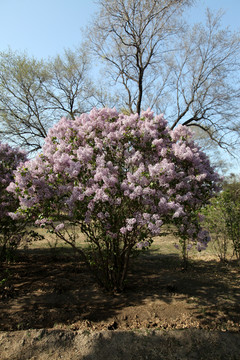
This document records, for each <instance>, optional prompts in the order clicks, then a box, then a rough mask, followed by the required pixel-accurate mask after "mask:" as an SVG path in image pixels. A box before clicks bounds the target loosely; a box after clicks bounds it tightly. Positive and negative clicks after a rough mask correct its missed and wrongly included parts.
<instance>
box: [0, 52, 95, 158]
mask: <svg viewBox="0 0 240 360" xmlns="http://www.w3.org/2000/svg"><path fill="white" fill-rule="evenodd" d="M87 72H88V59H87V56H86V54H85V52H84V51H83V50H81V49H78V50H77V51H75V52H74V51H70V50H68V51H65V53H64V55H63V56H61V57H60V56H57V57H56V58H54V59H52V60H49V61H43V60H42V61H38V60H36V59H34V58H30V57H28V56H27V55H26V54H18V53H14V52H12V51H9V52H7V53H1V54H0V138H1V139H2V140H4V141H5V142H10V143H15V144H17V145H18V146H20V147H23V148H25V149H26V150H27V151H33V152H34V151H37V150H39V149H41V146H42V143H43V139H44V138H45V137H46V136H47V131H48V129H49V128H50V127H51V126H52V125H53V124H54V122H55V121H56V118H59V117H60V116H64V115H65V116H69V117H71V118H73V117H74V116H75V115H77V114H78V115H79V114H81V113H82V112H83V111H88V110H89V106H90V105H89V103H88V101H89V99H90V98H91V96H92V87H91V84H90V82H89V80H87ZM91 107H92V106H91Z"/></svg>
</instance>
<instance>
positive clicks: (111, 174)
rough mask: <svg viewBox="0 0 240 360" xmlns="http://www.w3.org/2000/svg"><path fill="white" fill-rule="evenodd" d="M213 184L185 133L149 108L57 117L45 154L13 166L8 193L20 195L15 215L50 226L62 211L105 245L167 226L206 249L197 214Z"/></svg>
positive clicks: (143, 237) (136, 239)
mask: <svg viewBox="0 0 240 360" xmlns="http://www.w3.org/2000/svg"><path fill="white" fill-rule="evenodd" d="M218 180H219V178H218V175H217V174H216V173H215V172H214V169H213V168H212V167H211V166H210V163H209V160H208V158H207V157H206V155H205V154H204V153H203V152H202V151H201V150H200V149H199V148H198V147H197V146H196V145H195V144H194V142H193V141H192V135H191V132H190V131H189V129H188V128H186V127H183V126H179V127H177V128H176V129H175V130H174V131H170V130H169V128H168V127H167V122H166V120H165V119H164V118H163V116H162V115H158V116H154V114H153V112H151V111H150V109H148V110H147V111H145V112H143V113H142V114H141V115H138V114H131V115H124V114H119V113H118V112H117V111H116V110H115V109H108V108H104V109H99V110H98V109H93V110H92V111H91V112H90V113H89V114H82V115H81V116H80V117H77V118H76V119H75V120H68V119H66V118H62V119H61V120H60V122H59V123H57V124H56V125H55V126H54V127H53V128H52V129H50V131H49V132H48V135H47V138H46V139H45V144H44V146H43V151H42V153H41V154H40V155H38V156H36V157H35V158H34V159H32V160H30V161H27V162H25V163H24V164H22V165H21V166H20V167H19V168H18V170H17V171H16V173H15V182H14V183H11V184H10V186H9V187H8V190H9V191H10V192H13V193H14V194H17V195H18V197H19V201H20V209H19V212H21V211H22V212H23V213H24V212H28V211H30V212H34V213H36V214H41V219H44V218H46V219H47V218H48V217H49V216H51V218H52V220H53V221H54V220H55V221H57V220H59V219H58V217H59V213H60V212H61V214H64V215H65V219H67V221H69V220H71V221H72V222H76V223H79V224H82V226H84V227H85V229H87V228H88V226H89V227H91V229H92V228H93V227H94V228H95V230H96V233H97V234H98V237H101V238H102V239H105V240H106V241H109V237H111V238H112V239H115V242H117V243H118V244H120V243H123V244H126V241H127V242H128V243H129V244H131V247H132V246H134V245H136V244H139V245H138V247H142V246H147V243H144V241H147V239H149V238H151V237H153V236H156V235H158V234H160V232H161V226H162V224H164V223H166V222H168V223H169V222H172V223H174V224H175V225H176V226H178V228H179V231H181V232H182V233H184V234H187V232H189V234H188V235H189V237H190V238H192V239H193V240H194V241H198V243H199V244H200V245H201V244H202V245H201V246H202V247H203V246H204V245H203V244H205V240H206V236H205V237H204V236H203V233H202V232H201V229H199V227H197V226H196V221H195V220H196V216H195V214H196V211H197V210H198V209H200V208H201V206H202V205H203V204H205V203H206V202H207V201H208V200H209V199H210V197H211V196H212V195H213V193H214V192H215V191H216V190H217V183H218ZM41 221H43V220H41ZM60 225H61V226H60ZM60 225H59V226H58V227H57V228H56V231H61V229H63V227H64V223H61V224H60ZM91 231H92V230H91ZM200 245H199V246H200Z"/></svg>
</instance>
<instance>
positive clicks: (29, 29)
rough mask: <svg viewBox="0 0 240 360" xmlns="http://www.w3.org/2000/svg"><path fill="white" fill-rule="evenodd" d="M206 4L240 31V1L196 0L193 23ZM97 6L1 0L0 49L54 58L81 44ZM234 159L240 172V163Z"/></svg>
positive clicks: (84, 0) (78, 0)
mask: <svg viewBox="0 0 240 360" xmlns="http://www.w3.org/2000/svg"><path fill="white" fill-rule="evenodd" d="M206 7H209V8H210V9H211V10H212V11H214V12H216V11H217V10H218V9H220V8H222V9H223V10H225V15H224V17H223V26H225V27H226V26H229V28H230V29H231V30H233V31H235V30H240V21H239V14H240V1H239V0H196V6H194V7H193V8H192V9H191V10H190V11H189V12H188V14H187V18H188V19H189V20H190V21H191V22H201V21H204V14H205V9H206ZM96 11H97V5H96V2H95V1H94V0H0V34H1V36H0V51H6V50H7V49H8V48H11V49H12V50H18V51H26V52H27V53H28V54H29V55H32V56H34V57H36V58H38V59H41V58H45V59H47V58H48V57H53V56H55V55H57V54H61V53H63V50H64V49H66V48H70V49H74V48H75V47H78V46H79V45H80V44H81V40H82V38H83V34H82V31H81V29H84V28H85V27H86V26H87V25H89V24H90V22H91V20H92V17H93V16H94V13H95V12H96ZM229 161H230V162H231V165H232V166H231V168H232V171H238V172H240V166H239V162H236V161H233V160H232V159H231V158H229Z"/></svg>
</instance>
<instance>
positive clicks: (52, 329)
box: [0, 250, 240, 360]
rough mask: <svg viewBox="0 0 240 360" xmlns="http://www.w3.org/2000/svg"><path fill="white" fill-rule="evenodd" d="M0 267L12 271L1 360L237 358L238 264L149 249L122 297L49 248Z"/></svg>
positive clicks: (1, 308)
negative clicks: (186, 259) (185, 260)
mask: <svg viewBox="0 0 240 360" xmlns="http://www.w3.org/2000/svg"><path fill="white" fill-rule="evenodd" d="M0 271H1V273H0V274H5V278H6V275H7V274H8V279H7V281H6V282H5V283H4V284H3V285H2V286H1V287H0V330H1V332H0V354H2V355H1V356H2V357H1V356H0V358H1V360H3V359H61V358H64V359H103V358H104V359H105V360H107V359H133V358H134V359H135V358H138V359H164V360H168V359H185V358H186V359H240V337H239V336H240V287H239V284H240V283H239V280H240V274H239V266H238V265H237V264H236V263H234V262H229V263H228V264H221V263H219V262H217V261H214V260H208V261H203V260H195V261H191V263H190V266H189V269H188V271H182V269H181V262H180V260H179V258H178V257H177V256H176V255H159V254H158V253H157V252H156V254H155V253H154V251H152V252H151V253H150V254H146V255H143V256H141V257H138V258H137V259H135V260H134V263H133V264H132V266H131V270H130V272H129V276H128V283H127V286H126V290H125V292H124V293H121V294H117V295H116V294H115V295H112V294H108V293H106V292H105V291H104V290H102V289H100V288H99V287H98V286H97V285H96V283H95V281H94V279H93V278H92V276H91V274H89V272H88V271H87V269H86V267H85V266H84V264H83V263H81V262H79V260H78V259H76V258H74V257H72V256H67V255H64V256H63V255H61V256H57V257H56V258H53V257H52V256H51V255H49V252H47V251H44V250H42V251H40V252H39V251H36V252H34V251H32V252H28V253H27V254H25V255H19V257H18V260H17V261H16V262H15V263H12V264H8V265H6V264H5V265H3V266H2V269H0ZM1 276H2V277H3V275H1ZM33 329H35V330H33ZM43 329H45V330H43ZM178 330H181V331H178ZM200 334H201V336H200ZM47 339H48V340H47ZM51 339H52V340H51ZM53 339H54V340H53ZM51 341H52V343H51ZM60 343H61V344H62V345H61V346H63V344H65V345H64V349H65V350H64V351H65V352H63V349H62V348H61V346H60V345H59V344H60ZM73 344H75V345H74V346H73ZM77 344H78V345H77ZM79 344H82V345H79ZM84 344H85V345H84ZM109 344H111V346H110V347H109ZM134 344H135V345H136V346H135V348H134ZM144 344H145V345H144ZM147 344H148V347H147V348H146V346H147ZM159 344H161V346H160V345H159ZM163 344H164V347H162V346H163ZM40 345H41V346H40ZM59 346H60V347H59ZM99 346H100V348H101V349H102V350H101V351H100V352H99ZM144 346H145V348H144ZM229 346H230V347H229ZM204 347H205V348H206V351H205V350H203V348H204ZM109 348H110V351H111V353H110V354H111V356H110V357H108V356H107V355H106V352H107V351H109ZM200 348H201V352H199V351H200ZM27 349H28V350H27ZM34 349H35V350H34ZM73 349H74V350H73ZM84 349H85V350H84ZM114 349H115V350H114ZM116 349H118V350H117V351H116ZM127 349H128V350H129V351H128V352H127V354H128V355H126V351H127ZM154 349H155V350H156V349H157V350H156V351H155V350H154ZM169 349H172V350H173V351H172V350H171V351H170V350H169ZM229 349H231V352H230V353H229ZM80 350H81V351H80ZM34 351H35V352H34ZM39 351H40V352H39ZM51 351H52V352H51ZM69 351H70V352H69ZM114 351H115V353H114ZM149 351H150V352H149ZM161 351H162V353H161ZM164 351H165V352H164ZM39 354H41V355H39ZM44 354H45V355H44ZM61 354H62V355H61ZM63 354H65V355H63ZM94 354H95V355H94ZM96 354H98V356H96ZM121 354H122V355H121ZM136 354H138V356H136ZM161 354H162V355H161ZM164 354H165V355H164ZM194 354H195V355H194ZM213 354H215V355H213ZM217 354H218V355H217ZM160 355H161V356H160ZM44 356H45V357H44ZM61 356H63V357H61ZM74 356H75V357H74ZM94 356H96V357H94ZM121 356H122V357H121ZM184 356H185V357H184ZM194 356H195V357H194Z"/></svg>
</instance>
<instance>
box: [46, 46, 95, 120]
mask: <svg viewBox="0 0 240 360" xmlns="http://www.w3.org/2000/svg"><path fill="white" fill-rule="evenodd" d="M48 71H49V73H50V81H49V82H48V83H46V84H44V85H45V91H46V94H47V96H48V99H49V100H48V106H49V108H51V109H52V110H54V111H55V112H59V113H60V114H65V115H67V116H68V117H70V118H72V119H74V117H75V116H76V115H79V114H81V113H82V112H84V111H88V110H90V109H91V107H92V101H91V100H90V99H91V98H92V96H93V95H94V89H93V85H92V83H91V82H90V80H89V78H88V72H89V59H88V56H87V54H86V51H84V50H83V49H77V50H75V51H72V50H70V49H67V50H65V51H64V55H63V56H59V55H58V56H56V57H55V58H53V59H52V60H50V62H49V64H48Z"/></svg>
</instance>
